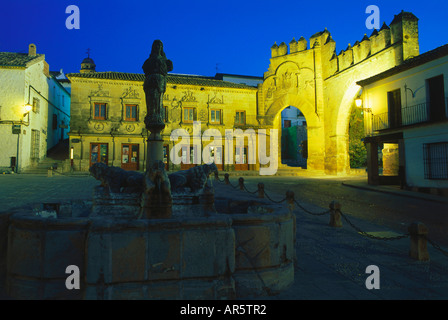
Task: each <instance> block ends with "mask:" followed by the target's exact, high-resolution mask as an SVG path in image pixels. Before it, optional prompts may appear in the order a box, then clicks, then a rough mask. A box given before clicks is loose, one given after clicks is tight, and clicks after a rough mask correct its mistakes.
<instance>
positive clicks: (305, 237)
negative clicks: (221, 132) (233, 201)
mask: <svg viewBox="0 0 448 320" xmlns="http://www.w3.org/2000/svg"><path fill="white" fill-rule="evenodd" d="M231 181H232V183H233V184H237V177H231ZM345 183H347V184H348V183H349V181H346V182H345ZM98 184H99V182H98V181H97V180H95V179H93V178H92V177H90V176H87V175H77V176H76V175H72V176H65V175H55V176H53V177H47V176H45V175H25V174H22V175H17V174H9V175H2V176H0V202H1V203H2V209H1V211H2V212H4V211H9V210H11V209H12V208H14V207H17V206H24V205H31V206H32V204H33V203H42V202H56V201H58V202H59V201H68V200H74V199H85V200H89V199H91V197H92V191H93V186H95V185H98ZM352 187H359V188H361V187H363V186H362V185H361V183H360V182H359V179H357V181H355V182H353V185H352ZM364 187H365V186H364ZM215 188H216V192H217V193H219V194H226V193H227V194H229V195H230V194H234V193H235V192H245V191H240V190H236V189H235V188H233V187H232V186H230V185H225V184H224V183H222V182H216V183H215ZM251 189H253V185H252V188H251ZM268 190H269V189H268V186H266V192H268ZM387 190H389V192H400V191H394V190H393V189H385V190H382V192H386V191H387ZM269 191H270V192H269V193H270V196H271V197H272V198H273V199H274V198H275V199H282V198H283V197H284V195H283V194H280V193H276V192H275V190H269ZM377 191H381V190H377ZM400 196H406V194H401V195H400ZM409 196H412V194H409ZM418 196H419V197H425V195H421V194H419V195H418ZM253 197H254V198H255V197H256V196H255V195H253ZM431 200H437V201H445V200H444V199H442V197H439V198H435V197H434V196H432V195H428V201H431ZM300 204H301V205H302V206H303V207H304V208H305V209H306V211H308V212H306V211H304V210H303V209H301V208H299V207H298V206H297V205H296V208H295V213H296V218H297V238H296V251H297V261H296V265H295V282H294V284H293V285H292V286H291V287H290V288H289V289H288V290H286V291H283V292H281V293H280V294H278V295H274V296H267V297H262V299H263V300H266V299H269V300H271V299H273V300H309V299H310V300H316V299H318V300H321V299H324V300H327V299H329V300H330V299H331V300H333V299H334V300H359V299H362V300H364V299H368V300H372V299H373V300H397V299H398V300H403V299H405V300H407V299H412V300H414V299H418V300H426V299H429V300H438V299H448V254H447V251H448V250H447V248H446V247H441V248H435V247H433V246H432V245H431V244H428V252H429V255H430V261H427V262H421V261H416V260H414V259H412V258H410V257H409V249H410V239H409V237H404V238H402V239H400V240H390V241H388V240H377V239H372V238H369V237H366V236H363V235H361V234H359V233H358V232H357V231H356V230H355V229H354V228H352V227H351V226H350V225H349V224H348V223H346V221H344V220H343V221H342V222H343V227H342V228H333V227H330V226H329V215H328V214H324V215H313V214H310V212H312V213H322V212H324V211H326V210H327V208H324V207H319V206H316V205H314V204H312V203H305V202H301V203H300ZM447 208H448V201H447ZM350 221H351V222H352V223H353V224H354V225H356V226H357V227H359V229H361V230H363V231H365V232H368V233H369V234H372V235H375V236H377V237H380V238H381V237H384V238H388V237H394V236H399V235H400V234H399V233H397V232H396V231H393V230H390V229H388V228H386V227H384V226H381V225H376V224H373V223H372V222H368V221H366V220H363V219H359V218H356V217H350ZM371 265H375V266H377V267H378V269H379V271H380V277H379V279H380V288H379V289H370V290H369V289H367V288H366V280H367V278H368V277H369V276H370V273H366V268H367V267H368V266H371ZM0 289H3V290H2V291H3V292H2V293H1V295H0V298H2V299H7V296H5V293H4V288H0Z"/></svg>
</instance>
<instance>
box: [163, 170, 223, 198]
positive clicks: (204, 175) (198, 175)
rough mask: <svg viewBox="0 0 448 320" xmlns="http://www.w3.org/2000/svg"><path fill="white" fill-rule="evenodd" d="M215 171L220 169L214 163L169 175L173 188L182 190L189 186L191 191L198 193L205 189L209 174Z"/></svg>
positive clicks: (173, 189) (178, 190) (177, 190)
mask: <svg viewBox="0 0 448 320" xmlns="http://www.w3.org/2000/svg"><path fill="white" fill-rule="evenodd" d="M215 171H218V168H217V167H216V164H214V163H212V164H204V165H201V166H197V167H193V168H190V169H188V170H184V171H178V172H175V173H172V174H170V175H169V176H168V177H169V179H170V182H171V190H172V191H175V192H182V191H185V189H186V188H189V189H190V191H191V192H193V193H197V192H198V191H201V190H203V189H204V187H205V184H206V183H207V179H208V177H209V175H210V174H211V173H212V172H215Z"/></svg>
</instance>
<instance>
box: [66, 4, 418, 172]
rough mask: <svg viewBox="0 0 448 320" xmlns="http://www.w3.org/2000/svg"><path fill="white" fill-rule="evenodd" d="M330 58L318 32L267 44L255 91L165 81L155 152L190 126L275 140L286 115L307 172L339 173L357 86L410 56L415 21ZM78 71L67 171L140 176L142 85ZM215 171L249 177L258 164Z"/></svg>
mask: <svg viewBox="0 0 448 320" xmlns="http://www.w3.org/2000/svg"><path fill="white" fill-rule="evenodd" d="M335 50H336V43H335V41H334V40H333V39H332V37H331V35H330V32H329V31H328V30H326V29H325V30H324V31H322V32H319V33H316V34H315V35H313V36H312V37H311V38H310V39H309V42H308V41H307V40H306V39H305V38H303V37H302V38H300V39H299V40H298V41H297V40H295V39H293V40H292V41H291V42H290V43H289V45H286V44H285V43H281V44H280V45H277V44H274V45H273V46H272V48H271V59H270V64H269V68H268V70H267V72H265V73H264V76H263V81H262V83H258V82H259V79H255V77H253V78H254V79H246V80H245V81H249V80H254V81H256V83H252V85H253V86H251V85H247V84H246V85H243V84H236V83H233V84H232V83H230V82H229V81H234V80H235V79H232V76H231V75H225V74H224V75H222V74H220V75H221V76H222V79H224V77H226V80H229V81H223V80H217V79H216V78H207V77H197V76H182V75H174V74H171V75H169V77H168V87H167V91H166V95H165V106H166V111H167V113H166V120H167V121H166V122H167V128H166V129H165V131H164V132H163V133H164V139H165V141H166V146H165V149H166V150H168V149H170V148H172V144H173V142H171V141H170V140H169V136H170V133H171V131H172V130H173V129H176V128H186V129H187V130H190V132H192V129H191V127H192V124H191V123H192V122H193V121H194V120H200V121H201V122H202V126H203V127H202V128H201V131H202V132H203V131H204V130H205V129H207V128H217V129H218V130H220V132H221V134H224V130H225V129H226V128H227V129H232V128H235V127H241V128H243V129H249V128H252V129H255V130H256V129H258V128H264V129H278V131H279V132H281V128H282V121H281V113H282V110H284V109H285V108H287V107H289V106H291V107H296V108H297V109H299V110H300V111H301V113H302V114H303V116H304V121H306V124H307V137H308V142H307V152H305V153H306V154H307V168H308V169H309V170H312V171H319V172H325V173H327V174H345V173H348V172H349V170H350V161H349V152H348V142H349V141H348V140H349V138H348V131H349V130H348V129H349V118H350V113H351V111H352V108H354V107H355V99H356V98H357V97H358V95H359V93H360V90H361V87H360V86H359V85H358V84H357V82H358V81H360V80H362V79H366V78H369V77H372V76H374V75H376V74H378V73H381V72H383V71H386V70H389V69H391V68H393V67H395V66H398V65H400V64H402V63H403V62H404V61H406V60H407V59H409V58H412V57H415V56H418V55H419V44H418V19H417V18H416V17H415V16H414V15H413V14H412V13H408V12H401V13H400V14H398V15H396V16H395V18H394V19H393V21H392V22H391V23H390V25H386V24H384V25H383V26H382V28H381V29H380V30H375V31H374V32H373V33H372V34H371V35H370V37H368V36H367V35H365V36H364V37H363V38H362V40H360V41H356V42H355V43H354V45H353V46H351V45H349V46H348V47H347V48H346V50H342V51H341V52H340V53H339V54H337V53H336V51H335ZM84 62H86V61H83V65H82V70H81V72H80V73H74V74H69V75H68V77H69V79H70V80H71V82H72V126H71V127H72V130H71V132H70V138H71V147H73V150H74V157H75V159H74V166H75V169H78V170H87V168H88V167H89V165H90V164H91V163H92V162H94V161H99V160H98V159H100V160H101V159H103V160H107V163H108V164H109V165H115V166H121V167H124V168H126V167H128V168H129V169H133V170H134V169H138V170H143V168H142V165H143V163H144V159H143V157H144V155H145V153H146V151H145V148H146V140H145V139H146V132H145V130H144V126H143V118H144V115H145V112H146V110H145V101H144V94H143V80H144V76H143V75H142V74H128V73H117V72H96V71H95V66H94V63H93V61H87V63H84ZM218 75H219V74H218ZM237 80H238V81H240V80H241V79H237ZM255 85H256V87H254V86H255ZM279 150H281V134H279V135H278V148H277V150H272V152H273V154H275V155H276V156H277V157H278V159H279V161H278V163H279V164H280V163H281V159H280V156H281V152H279ZM217 152H218V153H224V152H230V150H218V151H217ZM233 152H234V154H235V157H237V156H238V157H242V158H245V157H246V156H245V155H246V154H247V146H243V147H242V149H240V150H233ZM134 155H138V157H135V156H134ZM182 156H183V157H184V158H185V159H188V160H190V162H191V158H194V157H195V151H194V150H193V149H192V148H191V146H190V150H188V147H185V151H183V153H182ZM166 160H167V161H168V162H169V159H166ZM125 161H129V163H133V164H132V165H130V164H129V165H128V164H127V162H125ZM245 161H247V159H246V160H245ZM168 167H169V165H168ZM183 167H185V166H183ZM169 169H170V170H176V169H178V168H177V167H174V166H173V167H172V168H171V167H169ZM224 169H228V170H239V169H241V170H246V169H248V170H255V169H258V163H257V164H256V165H252V166H251V165H247V164H245V165H244V166H240V165H238V166H237V165H235V166H230V167H228V168H224Z"/></svg>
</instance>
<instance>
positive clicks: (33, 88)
mask: <svg viewBox="0 0 448 320" xmlns="http://www.w3.org/2000/svg"><path fill="white" fill-rule="evenodd" d="M26 105H29V110H27V109H26ZM69 123H70V93H69V92H68V91H67V90H66V89H65V88H63V86H62V85H60V83H59V81H58V80H57V79H56V78H54V77H53V76H52V75H51V74H50V71H49V65H48V64H47V62H46V61H45V55H43V54H38V53H37V52H36V46H35V45H34V44H31V45H30V46H29V52H28V53H14V52H0V136H1V137H2V138H1V139H0V150H1V151H2V152H0V169H1V170H2V171H15V172H21V171H22V170H23V169H25V168H29V167H32V166H34V165H37V164H38V162H39V161H40V160H42V159H44V158H45V157H46V154H47V150H48V149H50V148H51V147H53V146H54V145H56V144H57V143H58V142H59V141H60V140H61V139H64V138H67V133H68V131H69V127H68V126H69Z"/></svg>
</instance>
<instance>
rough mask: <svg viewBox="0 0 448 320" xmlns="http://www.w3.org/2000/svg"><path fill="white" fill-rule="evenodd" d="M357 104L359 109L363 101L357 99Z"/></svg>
mask: <svg viewBox="0 0 448 320" xmlns="http://www.w3.org/2000/svg"><path fill="white" fill-rule="evenodd" d="M355 104H356V106H357V107H358V108H361V107H362V99H361V98H360V97H358V98H356V100H355Z"/></svg>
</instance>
